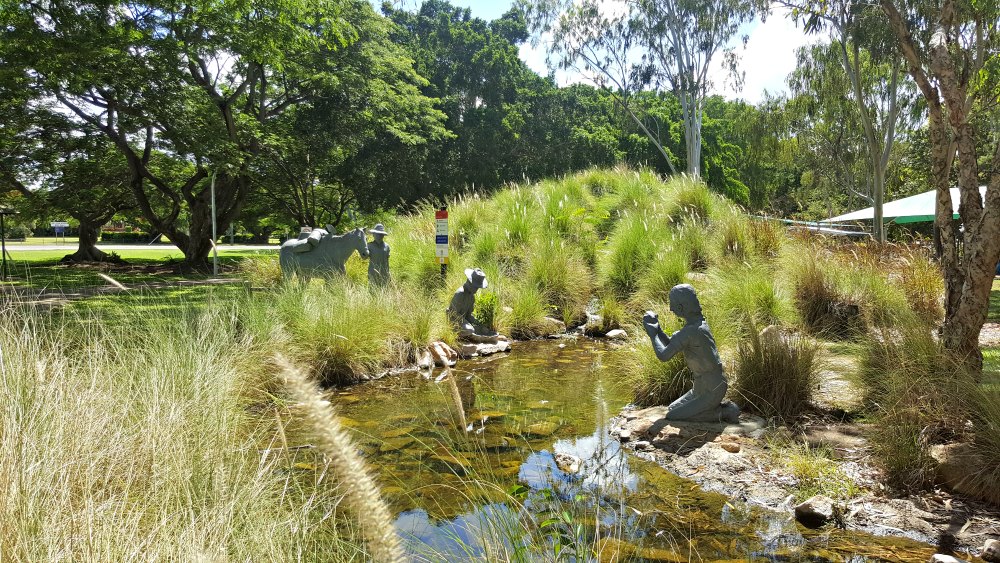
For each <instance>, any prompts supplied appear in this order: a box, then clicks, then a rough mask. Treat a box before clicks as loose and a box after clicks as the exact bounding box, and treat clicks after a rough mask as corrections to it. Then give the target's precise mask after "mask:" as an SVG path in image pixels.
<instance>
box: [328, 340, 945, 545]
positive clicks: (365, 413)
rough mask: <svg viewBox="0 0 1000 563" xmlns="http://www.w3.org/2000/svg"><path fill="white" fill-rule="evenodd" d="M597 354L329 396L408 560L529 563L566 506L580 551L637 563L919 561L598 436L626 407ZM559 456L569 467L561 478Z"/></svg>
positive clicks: (552, 352)
mask: <svg viewBox="0 0 1000 563" xmlns="http://www.w3.org/2000/svg"><path fill="white" fill-rule="evenodd" d="M607 353H613V352H611V351H609V350H608V349H607V348H606V347H604V346H603V345H601V344H598V343H594V342H590V341H580V342H572V341H571V342H566V343H565V346H562V347H560V346H559V344H558V343H555V342H552V341H546V342H535V343H518V344H517V345H516V348H515V351H514V353H513V354H511V355H510V356H507V357H504V358H500V359H492V360H488V361H483V362H463V363H462V364H461V366H460V367H461V368H462V369H460V370H453V371H452V373H451V375H450V376H445V377H439V376H440V375H442V374H434V377H432V378H430V379H424V378H423V377H421V376H419V375H414V374H405V375H400V376H395V377H390V378H386V379H384V380H382V381H378V382H372V383H370V384H366V385H362V386H358V387H356V388H354V389H352V390H350V391H347V392H344V394H343V395H341V396H339V397H335V400H336V402H337V409H338V416H340V417H341V421H342V423H344V424H345V425H346V426H349V427H350V428H352V429H353V430H354V437H355V440H356V441H357V442H358V443H359V444H360V448H361V450H362V452H363V453H364V455H365V457H366V459H367V461H368V462H369V463H370V464H371V465H372V466H373V467H374V468H375V470H376V472H377V474H378V479H379V483H380V486H381V487H382V492H383V495H384V496H385V497H386V498H387V500H388V501H389V503H390V506H391V507H392V508H393V510H394V511H395V512H396V514H397V515H398V516H397V520H396V527H397V529H398V530H399V531H400V534H401V535H402V536H403V537H404V538H406V541H407V545H408V546H409V550H410V553H411V554H413V556H414V558H415V559H421V560H434V561H441V560H445V561H463V560H470V559H477V558H478V559H487V560H506V559H511V558H515V557H514V555H512V554H519V556H522V557H524V558H526V559H532V558H533V557H536V556H537V555H538V554H537V553H535V554H531V553H528V554H526V553H525V552H524V550H525V549H526V546H530V549H534V550H539V549H541V550H545V549H547V547H548V544H547V543H546V542H547V541H554V540H552V538H551V537H549V536H545V537H542V538H541V539H540V538H539V536H538V534H539V530H540V528H541V523H543V522H545V521H546V520H547V519H550V518H551V515H552V514H558V513H560V512H562V511H564V510H566V509H568V510H571V511H572V512H573V513H574V514H575V516H574V518H577V519H578V520H579V521H578V522H577V521H574V527H575V525H576V524H577V523H579V524H581V526H580V527H579V530H578V532H574V533H579V534H582V540H583V542H582V543H583V545H588V546H600V545H605V544H604V543H602V542H608V541H615V542H620V546H624V547H625V548H628V549H630V550H632V551H630V552H629V553H631V554H632V557H633V558H634V559H637V560H642V559H643V558H645V559H653V558H654V557H652V556H653V555H656V557H661V558H663V560H672V559H671V558H674V559H676V560H681V561H686V560H701V559H705V560H713V559H718V560H726V559H728V560H746V559H762V560H781V561H787V560H810V561H843V560H845V559H849V558H851V557H853V555H854V554H855V553H858V552H859V551H861V552H865V553H869V554H870V553H879V554H893V555H892V556H890V557H886V558H885V559H896V560H898V559H900V558H903V559H906V558H908V557H911V556H912V557H915V558H923V559H924V560H926V558H927V557H929V554H930V551H929V548H928V546H925V545H922V544H916V543H915V542H909V543H905V542H903V543H900V542H899V541H896V540H889V539H886V538H872V537H870V536H863V535H860V534H849V533H846V532H839V531H828V532H824V533H816V532H809V531H804V530H800V529H799V528H798V527H797V526H796V524H795V523H794V522H793V521H791V520H790V519H789V518H788V517H787V515H783V514H775V513H771V512H767V511H764V510H762V509H759V508H753V507H749V506H747V505H743V504H738V505H737V504H733V503H729V502H727V499H726V498H725V497H724V496H722V495H720V494H716V493H711V492H706V491H702V490H701V489H700V488H698V487H697V485H695V484H694V483H692V482H691V481H688V480H686V479H683V478H681V477H678V476H676V475H673V474H671V473H668V472H666V471H664V470H663V469H661V468H660V467H659V466H657V465H655V464H653V463H650V462H646V461H643V460H640V459H638V458H636V457H635V456H632V455H631V454H629V453H628V452H626V451H624V450H622V448H621V447H620V444H619V443H618V442H617V441H615V440H613V439H611V437H610V435H609V434H608V432H607V427H606V425H607V422H608V420H609V419H610V417H611V416H612V415H613V414H614V413H617V412H618V410H619V409H620V408H621V407H622V406H623V405H624V404H625V403H626V402H627V399H628V396H627V394H626V390H625V389H623V388H622V387H621V386H620V385H618V384H617V383H618V381H617V380H618V379H619V376H618V374H615V373H612V372H611V371H610V370H609V369H607V368H606V367H605V366H604V364H603V362H602V361H601V356H602V355H603V354H607ZM456 420H459V421H461V422H459V423H458V424H456ZM466 429H469V431H468V432H467V431H466ZM556 456H572V458H576V459H577V460H578V466H579V469H578V470H576V471H571V472H567V471H564V470H563V469H561V468H560V464H559V463H557V458H556ZM560 459H561V460H562V459H564V458H562V457H560ZM530 533H534V534H536V535H535V536H534V537H529V536H527V534H530ZM859 542H860V543H859ZM616 545H618V544H616ZM901 554H905V557H901ZM590 557H593V553H588V554H587V555H586V556H584V557H583V559H587V558H590ZM879 559H881V557H878V556H873V558H872V560H879Z"/></svg>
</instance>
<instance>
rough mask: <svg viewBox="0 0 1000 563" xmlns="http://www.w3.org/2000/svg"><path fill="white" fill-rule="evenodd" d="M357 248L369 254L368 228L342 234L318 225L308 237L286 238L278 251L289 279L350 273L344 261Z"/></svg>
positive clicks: (363, 254) (361, 253)
mask: <svg viewBox="0 0 1000 563" xmlns="http://www.w3.org/2000/svg"><path fill="white" fill-rule="evenodd" d="M354 251H357V252H358V254H360V255H361V257H362V258H368V234H367V233H366V232H365V229H363V228H361V227H358V228H357V229H354V230H353V231H348V232H346V233H344V234H342V235H334V234H331V233H330V231H329V230H328V229H314V230H313V232H312V233H310V235H309V237H307V238H306V239H298V240H286V241H285V242H284V244H282V245H281V250H279V251H278V263H279V264H280V265H281V273H282V274H284V276H285V279H286V280H288V279H291V278H292V275H298V277H299V278H300V279H303V280H305V281H308V280H309V278H310V277H312V276H323V277H329V276H330V275H331V274H344V273H346V272H347V271H346V270H345V269H344V265H345V264H346V263H347V259H348V258H350V257H351V254H352V253H353V252H354Z"/></svg>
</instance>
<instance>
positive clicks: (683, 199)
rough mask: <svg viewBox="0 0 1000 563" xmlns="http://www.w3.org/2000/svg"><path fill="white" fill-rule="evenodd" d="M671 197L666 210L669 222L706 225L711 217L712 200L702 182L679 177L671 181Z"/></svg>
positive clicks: (710, 194)
mask: <svg viewBox="0 0 1000 563" xmlns="http://www.w3.org/2000/svg"><path fill="white" fill-rule="evenodd" d="M669 186H670V187H671V188H673V197H672V199H671V201H670V205H669V207H668V209H667V216H668V217H669V218H670V221H671V222H674V223H678V224H679V223H685V222H692V223H696V224H702V225H704V224H706V223H708V221H709V219H710V218H711V216H712V211H713V205H714V203H715V202H714V200H713V197H712V193H711V192H710V191H709V190H708V186H706V185H705V184H704V183H703V182H699V181H697V180H694V179H691V178H689V177H686V176H685V177H681V178H676V179H672V180H671V182H670V184H669Z"/></svg>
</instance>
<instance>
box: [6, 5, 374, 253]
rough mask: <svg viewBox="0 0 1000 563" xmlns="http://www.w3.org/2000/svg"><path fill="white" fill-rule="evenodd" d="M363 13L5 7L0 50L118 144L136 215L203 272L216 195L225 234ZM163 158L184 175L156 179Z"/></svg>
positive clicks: (303, 8) (298, 8)
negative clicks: (266, 142) (271, 149)
mask: <svg viewBox="0 0 1000 563" xmlns="http://www.w3.org/2000/svg"><path fill="white" fill-rule="evenodd" d="M371 13H372V11H371V7H370V6H369V5H368V4H367V3H366V2H363V1H361V0H358V1H351V0H280V1H279V0H227V1H222V0H184V1H181V2H163V1H162V0H140V1H139V2H127V3H124V2H117V1H110V2H105V1H100V2H98V1H96V0H51V1H49V2H44V3H38V2H27V1H17V0H11V1H9V2H5V3H4V4H3V7H2V9H0V22H2V25H0V49H2V50H3V53H4V55H3V58H4V59H5V61H6V62H8V63H9V64H14V65H16V66H17V67H19V68H23V69H25V74H26V75H27V76H29V77H30V78H31V81H32V84H31V86H32V88H34V89H36V90H37V91H38V92H39V93H40V94H41V95H43V96H45V97H46V98H47V99H51V100H55V101H57V102H58V104H59V105H60V106H61V107H62V108H63V111H65V112H68V113H70V114H71V115H73V116H74V117H75V118H76V119H77V120H78V122H79V123H80V126H81V127H89V128H93V129H94V130H96V131H100V132H101V133H102V134H103V135H105V136H106V137H107V138H108V139H109V140H110V141H111V142H112V143H113V144H114V146H115V147H116V149H117V150H118V151H120V153H121V154H122V155H123V157H124V158H125V160H126V163H127V166H128V170H129V175H130V186H131V189H132V192H133V194H134V196H135V199H136V202H137V204H138V206H139V209H140V210H141V212H142V214H143V216H144V217H145V218H146V220H148V221H149V223H150V224H151V225H152V226H153V228H155V229H157V230H158V231H160V232H162V233H164V234H165V235H167V236H168V237H169V238H170V240H171V241H172V242H174V244H176V245H177V246H178V247H179V248H180V249H181V250H182V251H183V252H184V257H185V260H184V262H185V265H186V266H189V267H195V268H204V267H205V264H206V260H207V256H208V253H209V251H210V249H211V245H212V241H211V229H212V219H213V217H212V199H213V198H212V196H211V192H210V187H212V186H213V184H214V193H215V197H214V199H215V203H216V205H217V208H218V213H217V219H218V224H219V228H220V230H225V229H226V228H227V227H228V226H229V224H230V223H231V222H232V221H233V220H234V219H235V218H236V217H237V215H238V214H239V211H240V208H241V207H242V205H243V203H244V202H245V200H246V198H247V196H248V194H249V193H250V190H251V188H252V174H251V172H252V163H253V162H254V160H255V159H256V158H257V157H258V155H259V154H260V151H261V147H262V139H264V138H265V137H267V136H268V135H269V134H270V127H271V124H272V123H273V122H274V120H275V118H276V117H278V116H280V115H281V114H282V113H284V112H285V111H287V110H288V109H289V108H292V107H294V106H296V105H298V104H300V103H303V102H304V101H306V100H309V99H311V98H312V97H313V96H314V95H315V93H316V92H317V91H318V90H319V89H320V88H321V87H323V86H324V85H328V84H330V83H331V82H333V81H336V80H337V71H338V64H340V63H341V62H342V61H339V60H338V59H337V57H336V56H335V55H336V53H338V52H339V51H340V50H342V49H344V48H345V47H346V46H347V45H349V44H350V43H351V42H352V41H353V40H354V39H355V38H356V37H357V35H358V32H357V26H358V25H361V24H362V23H363V22H364V19H365V18H367V17H370V16H371ZM157 153H160V154H163V155H167V156H168V157H170V158H174V159H177V160H179V161H182V162H183V163H185V165H184V166H182V167H173V168H171V170H172V171H174V172H178V171H182V172H183V174H180V175H177V174H163V173H161V172H160V171H159V170H158V169H157V167H155V166H153V165H152V161H153V159H154V155H156V154H157ZM161 204H162V205H161ZM185 223H186V228H185Z"/></svg>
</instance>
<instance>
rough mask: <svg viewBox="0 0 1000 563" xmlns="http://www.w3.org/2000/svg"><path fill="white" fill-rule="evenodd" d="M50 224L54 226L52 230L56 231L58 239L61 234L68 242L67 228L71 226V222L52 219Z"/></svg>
mask: <svg viewBox="0 0 1000 563" xmlns="http://www.w3.org/2000/svg"><path fill="white" fill-rule="evenodd" d="M49 226H50V227H52V230H53V231H55V232H56V239H58V238H59V236H60V235H61V236H62V238H63V242H64V243H65V242H66V229H68V228H69V222H67V221H52V222H50V223H49Z"/></svg>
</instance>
